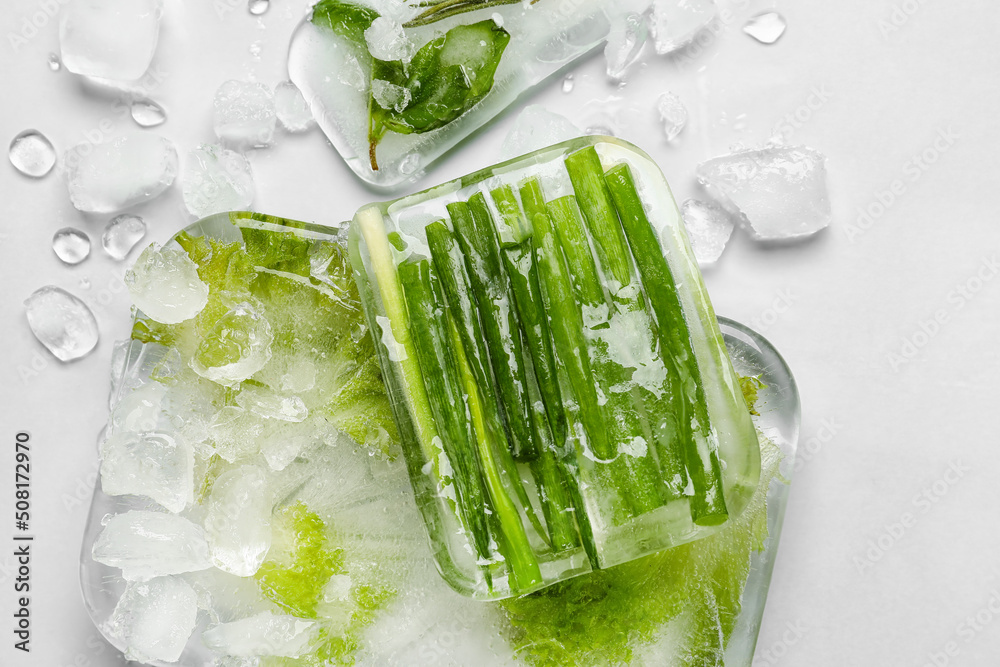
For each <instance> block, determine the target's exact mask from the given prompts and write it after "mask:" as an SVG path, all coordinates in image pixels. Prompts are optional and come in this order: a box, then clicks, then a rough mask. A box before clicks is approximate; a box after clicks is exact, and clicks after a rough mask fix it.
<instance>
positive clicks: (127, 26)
mask: <svg viewBox="0 0 1000 667" xmlns="http://www.w3.org/2000/svg"><path fill="white" fill-rule="evenodd" d="M60 4H62V5H63V7H62V8H61V10H60V13H59V14H60V21H59V44H60V48H61V49H62V59H63V64H64V65H66V69H68V70H69V71H70V72H74V73H76V74H82V75H83V76H88V77H96V78H100V79H113V80H116V81H135V80H136V79H139V78H141V77H142V75H143V74H145V73H146V70H147V69H149V65H150V63H151V62H152V61H153V54H154V52H155V51H156V42H157V40H158V38H159V34H160V15H161V13H162V9H163V0H66V2H61V3H60Z"/></svg>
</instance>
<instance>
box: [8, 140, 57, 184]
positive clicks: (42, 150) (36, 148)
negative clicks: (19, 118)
mask: <svg viewBox="0 0 1000 667" xmlns="http://www.w3.org/2000/svg"><path fill="white" fill-rule="evenodd" d="M10 163H11V164H12V165H14V167H15V168H17V170H18V171H19V172H21V173H22V174H24V175H26V176H31V177H32V178H41V177H42V176H44V175H45V174H47V173H49V172H50V171H52V167H54V166H55V164H56V149H55V148H53V146H52V142H51V141H49V140H48V138H47V137H46V136H45V135H44V134H42V133H41V132H39V131H38V130H25V131H24V132H21V133H20V134H18V135H17V136H16V137H14V140H13V141H11V142H10Z"/></svg>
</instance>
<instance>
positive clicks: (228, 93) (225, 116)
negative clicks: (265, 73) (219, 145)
mask: <svg viewBox="0 0 1000 667" xmlns="http://www.w3.org/2000/svg"><path fill="white" fill-rule="evenodd" d="M214 106H215V116H214V118H215V134H216V136H217V137H219V139H222V140H223V141H226V142H229V143H231V144H233V145H234V146H237V147H262V146H267V145H268V144H270V143H271V140H272V139H273V138H274V123H275V113H276V112H275V108H274V95H273V94H272V93H271V91H270V90H269V89H268V88H267V86H265V85H263V84H260V83H251V82H249V81H236V80H230V81H226V82H225V83H224V84H222V85H221V86H219V89H218V91H216V93H215V102H214Z"/></svg>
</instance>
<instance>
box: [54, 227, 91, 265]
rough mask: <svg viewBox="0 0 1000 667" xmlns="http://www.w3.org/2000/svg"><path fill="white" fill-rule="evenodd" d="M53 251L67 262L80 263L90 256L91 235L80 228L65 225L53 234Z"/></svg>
mask: <svg viewBox="0 0 1000 667" xmlns="http://www.w3.org/2000/svg"><path fill="white" fill-rule="evenodd" d="M52 252H54V253H55V254H56V257H58V258H59V259H61V260H62V261H63V262H65V263H66V264H79V263H80V262H82V261H83V260H85V259H87V257H89V256H90V237H88V236H87V235H86V234H85V233H83V232H81V231H80V230H79V229H74V228H73V227H63V228H62V229H60V230H59V231H57V232H56V233H55V234H53V235H52Z"/></svg>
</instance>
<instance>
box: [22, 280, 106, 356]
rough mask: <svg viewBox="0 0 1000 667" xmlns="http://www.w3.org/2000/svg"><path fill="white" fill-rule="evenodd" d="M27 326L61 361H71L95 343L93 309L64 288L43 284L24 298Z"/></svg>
mask: <svg viewBox="0 0 1000 667" xmlns="http://www.w3.org/2000/svg"><path fill="white" fill-rule="evenodd" d="M24 306H25V308H26V309H27V315H28V326H29V327H31V331H32V333H34V334H35V338H37V339H38V341H39V342H40V343H41V344H42V345H44V346H45V347H46V349H48V351H49V352H51V353H52V354H53V356H55V358H56V359H59V360H60V361H72V360H73V359H79V358H80V357H82V356H84V355H86V354H87V353H89V352H90V351H91V350H93V349H94V348H95V347H96V346H97V341H98V338H99V333H98V329H97V320H96V319H94V313H93V312H91V310H90V308H89V307H87V304H85V303H84V302H83V301H81V300H80V299H78V298H77V297H75V296H73V295H72V294H70V293H69V292H67V291H66V290H64V289H62V288H59V287H55V286H53V285H46V286H45V287H41V288H39V289H37V290H35V291H34V292H33V293H32V295H31V296H29V297H28V298H27V299H25V301H24Z"/></svg>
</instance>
